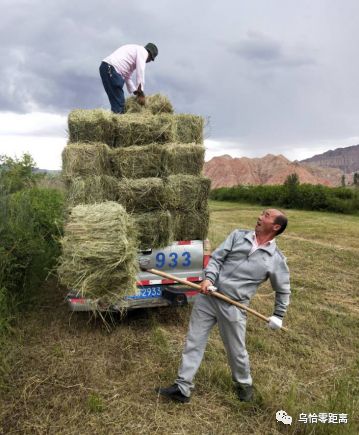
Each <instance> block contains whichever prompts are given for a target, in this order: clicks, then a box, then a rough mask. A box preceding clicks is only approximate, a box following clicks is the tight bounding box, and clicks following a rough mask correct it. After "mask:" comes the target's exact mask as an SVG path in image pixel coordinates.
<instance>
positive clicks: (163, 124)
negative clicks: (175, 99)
mask: <svg viewBox="0 0 359 435" xmlns="http://www.w3.org/2000/svg"><path fill="white" fill-rule="evenodd" d="M114 122H115V129H116V132H115V136H116V141H115V145H114V146H116V147H128V146H131V145H148V144H151V143H167V142H175V137H176V125H175V119H174V117H173V116H171V115H169V114H167V113H163V114H160V115H149V114H147V113H144V114H137V113H130V114H125V115H115V117H114Z"/></svg>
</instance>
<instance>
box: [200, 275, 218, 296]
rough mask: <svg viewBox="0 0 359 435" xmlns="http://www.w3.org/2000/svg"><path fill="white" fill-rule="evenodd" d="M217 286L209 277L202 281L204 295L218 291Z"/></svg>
mask: <svg viewBox="0 0 359 435" xmlns="http://www.w3.org/2000/svg"><path fill="white" fill-rule="evenodd" d="M216 290H217V289H216V287H215V286H214V285H213V284H212V282H211V281H210V280H209V279H205V280H204V281H202V282H201V290H200V292H201V293H203V294H204V295H209V294H210V293H212V292H214V291H216Z"/></svg>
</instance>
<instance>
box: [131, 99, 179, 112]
mask: <svg viewBox="0 0 359 435" xmlns="http://www.w3.org/2000/svg"><path fill="white" fill-rule="evenodd" d="M126 113H152V114H153V115H157V114H159V113H173V107H172V104H171V102H170V100H169V99H168V98H167V97H166V96H164V95H161V94H154V95H148V96H147V97H146V106H141V105H140V104H138V102H137V100H136V97H129V98H127V99H126Z"/></svg>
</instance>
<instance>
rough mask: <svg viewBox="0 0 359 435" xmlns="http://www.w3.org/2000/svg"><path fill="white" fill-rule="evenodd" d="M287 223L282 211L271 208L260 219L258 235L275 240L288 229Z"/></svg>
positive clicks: (257, 228)
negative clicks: (274, 238)
mask: <svg viewBox="0 0 359 435" xmlns="http://www.w3.org/2000/svg"><path fill="white" fill-rule="evenodd" d="M287 223H288V219H287V217H286V216H285V215H284V214H283V213H282V212H281V211H279V210H276V209H275V208H269V209H267V210H264V211H263V212H262V214H261V215H260V216H259V217H258V219H257V225H256V228H255V232H256V234H257V235H262V236H268V237H272V238H273V237H276V236H278V235H279V234H281V233H282V232H283V231H284V230H285V229H286V227H287Z"/></svg>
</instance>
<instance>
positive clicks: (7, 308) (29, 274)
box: [0, 154, 64, 333]
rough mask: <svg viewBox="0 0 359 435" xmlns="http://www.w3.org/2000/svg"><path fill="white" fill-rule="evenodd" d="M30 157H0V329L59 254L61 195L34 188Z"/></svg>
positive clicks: (35, 176) (4, 327)
mask: <svg viewBox="0 0 359 435" xmlns="http://www.w3.org/2000/svg"><path fill="white" fill-rule="evenodd" d="M34 165H35V164H34V161H33V160H32V158H31V156H29V155H26V154H25V155H24V156H23V157H22V159H12V158H10V157H6V156H2V157H0V240H1V244H0V289H1V291H0V333H1V331H2V330H5V329H6V324H7V323H8V320H9V318H10V316H11V308H12V307H13V306H14V305H18V304H19V303H22V302H27V301H28V300H29V299H30V298H31V296H32V291H33V290H34V289H35V288H36V287H37V286H38V285H39V284H40V283H41V282H42V281H43V280H44V279H45V277H46V275H47V274H48V272H49V269H50V268H51V267H53V265H54V263H55V261H56V258H57V256H58V255H59V244H58V240H57V238H58V236H59V235H60V232H61V228H62V216H63V201H64V195H63V193H62V192H61V191H58V190H55V189H46V188H38V187H36V182H37V181H38V180H39V179H40V178H41V177H40V176H39V175H37V174H34V173H33V169H34Z"/></svg>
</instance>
